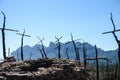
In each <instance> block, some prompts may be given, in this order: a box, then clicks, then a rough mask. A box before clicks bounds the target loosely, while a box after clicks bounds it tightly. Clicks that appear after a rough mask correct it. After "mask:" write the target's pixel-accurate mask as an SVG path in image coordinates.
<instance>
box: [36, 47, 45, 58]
mask: <svg viewBox="0 0 120 80" xmlns="http://www.w3.org/2000/svg"><path fill="white" fill-rule="evenodd" d="M37 50H39V51H40V53H41V56H42V59H44V54H43V52H42V49H39V48H38V49H37Z"/></svg>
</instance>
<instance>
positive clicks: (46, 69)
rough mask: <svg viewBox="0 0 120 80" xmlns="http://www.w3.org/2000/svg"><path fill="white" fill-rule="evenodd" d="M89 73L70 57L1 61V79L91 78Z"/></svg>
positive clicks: (68, 79) (75, 79)
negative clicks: (69, 58)
mask: <svg viewBox="0 0 120 80" xmlns="http://www.w3.org/2000/svg"><path fill="white" fill-rule="evenodd" d="M89 75H90V74H89V70H87V69H84V68H83V65H82V64H80V63H79V62H76V61H74V60H68V59H39V60H30V61H19V62H2V63H0V80H89Z"/></svg>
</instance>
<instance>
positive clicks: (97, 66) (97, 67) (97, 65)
mask: <svg viewBox="0 0 120 80" xmlns="http://www.w3.org/2000/svg"><path fill="white" fill-rule="evenodd" d="M95 53H96V70H97V80H99V63H98V51H97V47H96V45H95Z"/></svg>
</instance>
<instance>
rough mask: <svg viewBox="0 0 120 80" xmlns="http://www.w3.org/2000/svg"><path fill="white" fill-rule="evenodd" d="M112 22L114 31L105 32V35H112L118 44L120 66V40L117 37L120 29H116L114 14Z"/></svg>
mask: <svg viewBox="0 0 120 80" xmlns="http://www.w3.org/2000/svg"><path fill="white" fill-rule="evenodd" d="M110 19H111V22H112V25H113V31H108V32H104V33H103V34H107V33H112V34H113V36H114V38H115V40H116V42H117V44H118V61H119V64H120V40H119V39H118V37H117V35H116V32H118V31H120V29H116V27H115V24H114V21H113V16H112V13H111V17H110Z"/></svg>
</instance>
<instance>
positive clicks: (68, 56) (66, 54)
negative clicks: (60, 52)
mask: <svg viewBox="0 0 120 80" xmlns="http://www.w3.org/2000/svg"><path fill="white" fill-rule="evenodd" d="M66 56H67V59H69V55H68V48H66Z"/></svg>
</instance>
